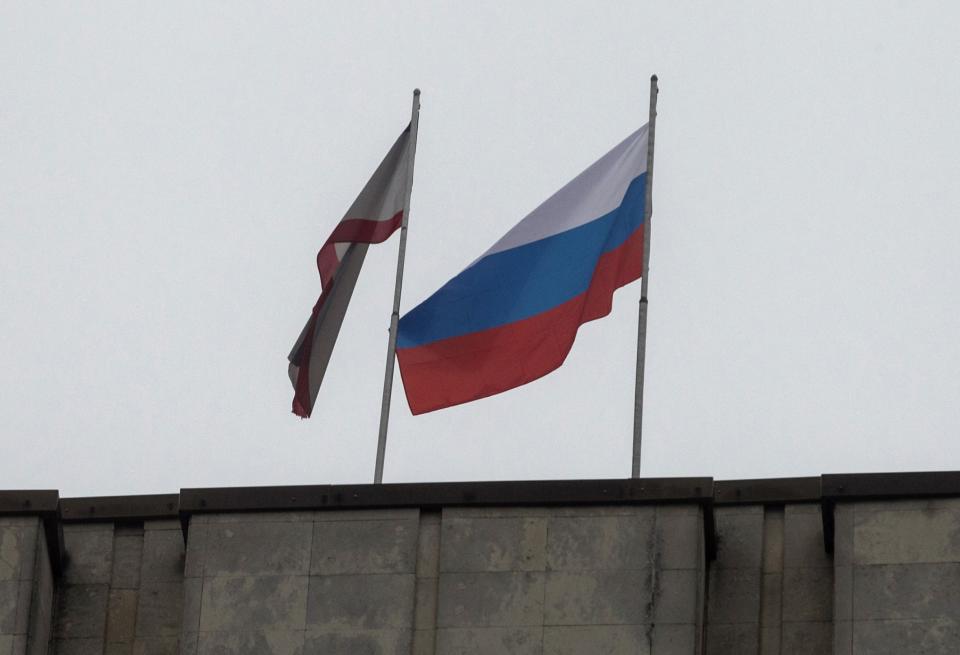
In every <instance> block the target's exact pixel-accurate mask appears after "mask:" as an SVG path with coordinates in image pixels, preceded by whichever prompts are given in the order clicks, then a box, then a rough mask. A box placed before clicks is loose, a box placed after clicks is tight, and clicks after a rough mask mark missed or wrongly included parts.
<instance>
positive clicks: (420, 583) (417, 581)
mask: <svg viewBox="0 0 960 655" xmlns="http://www.w3.org/2000/svg"><path fill="white" fill-rule="evenodd" d="M434 516H436V526H437V552H436V557H435V558H434V562H433V565H432V566H431V569H432V570H430V571H421V570H420V562H421V560H422V559H423V558H422V557H421V552H422V551H421V546H422V544H423V535H424V525H425V524H427V523H428V522H432V520H433V517H434ZM442 524H443V521H442V514H441V512H440V511H434V510H426V511H425V510H424V509H423V508H419V510H418V512H417V545H416V551H415V553H414V557H415V560H414V567H413V571H414V573H413V579H414V586H413V617H412V621H411V623H412V630H411V631H410V634H411V644H410V647H411V648H413V647H414V646H415V645H416V642H417V633H418V632H421V630H420V629H419V628H418V627H417V619H418V618H419V617H420V614H419V612H418V609H419V607H420V605H419V603H418V602H417V600H418V598H419V596H420V592H421V590H422V589H423V587H424V585H426V584H430V585H431V586H432V587H433V589H432V592H433V598H434V602H433V609H432V611H433V616H431V617H430V626H431V627H430V629H429V632H430V633H431V634H430V640H431V641H432V643H431V644H430V646H431V648H430V651H431V652H432V653H436V652H437V612H438V610H439V605H440V599H439V582H440V540H441V539H442V534H443V530H441V526H442Z"/></svg>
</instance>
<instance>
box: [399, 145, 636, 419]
mask: <svg viewBox="0 0 960 655" xmlns="http://www.w3.org/2000/svg"><path fill="white" fill-rule="evenodd" d="M646 172H647V126H643V127H641V128H640V129H639V130H637V131H636V132H634V133H633V134H631V135H630V136H629V137H627V138H626V139H625V140H624V141H623V142H622V143H620V144H619V145H618V146H617V147H615V148H614V149H613V150H611V151H610V152H608V153H607V154H606V155H604V156H603V157H602V158H601V159H600V160H599V161H597V162H596V163H594V164H593V165H591V166H590V167H589V168H587V169H586V170H585V171H583V172H582V173H581V174H580V175H578V176H577V177H576V178H574V180H573V181H572V182H570V183H569V184H567V185H566V186H565V187H563V188H562V189H560V190H559V191H557V192H556V193H555V194H554V195H553V196H551V197H550V198H549V199H548V200H547V201H546V202H544V203H543V204H542V205H540V206H539V207H537V208H536V209H535V210H533V212H531V213H530V214H529V215H528V216H527V217H526V218H524V219H523V220H522V221H520V222H519V223H518V224H517V225H516V226H515V227H514V228H513V229H512V230H510V231H509V232H507V234H506V235H505V236H504V237H503V238H502V239H500V240H499V241H498V242H497V243H495V244H494V245H493V247H492V248H490V249H489V250H487V252H485V253H484V254H483V255H482V256H481V257H480V258H479V259H477V260H476V261H475V262H473V263H472V264H470V265H469V266H468V267H467V268H466V269H465V270H464V271H463V272H461V273H460V274H459V275H457V276H456V277H454V278H453V279H452V280H450V281H449V282H447V283H446V284H445V285H443V286H442V287H441V288H440V289H439V290H438V291H437V292H436V293H434V294H433V295H432V296H430V297H429V298H427V300H425V301H424V302H423V303H421V304H420V305H418V306H417V307H415V308H414V309H413V310H411V311H410V312H408V313H407V314H406V315H405V316H403V318H401V319H400V330H399V337H398V342H397V358H398V360H399V362H400V373H401V375H402V376H403V386H404V389H405V391H406V394H407V402H408V403H409V404H410V409H411V411H412V412H413V413H414V414H422V413H424V412H430V411H433V410H436V409H442V408H444V407H450V406H452V405H458V404H460V403H465V402H469V401H471V400H477V399H479V398H485V397H487V396H492V395H494V394H497V393H500V392H503V391H507V390H508V389H513V388H514V387H518V386H520V385H522V384H526V383H527V382H531V381H533V380H536V379H537V378H540V377H542V376H544V375H546V374H547V373H549V372H550V371H553V370H554V369H556V368H557V367H559V366H560V365H561V364H562V363H563V361H564V359H566V357H567V353H569V352H570V349H571V347H572V346H573V341H574V339H575V338H576V336H577V330H578V329H579V327H580V326H581V325H582V324H583V323H586V322H587V321H592V320H594V319H598V318H601V317H603V316H606V315H607V314H609V313H610V310H611V306H612V300H613V292H614V291H615V290H616V289H617V288H619V287H621V286H623V285H625V284H627V283H629V282H632V281H634V280H636V279H638V278H639V277H640V275H641V272H642V270H643V221H644V197H645V194H646V188H645V187H646Z"/></svg>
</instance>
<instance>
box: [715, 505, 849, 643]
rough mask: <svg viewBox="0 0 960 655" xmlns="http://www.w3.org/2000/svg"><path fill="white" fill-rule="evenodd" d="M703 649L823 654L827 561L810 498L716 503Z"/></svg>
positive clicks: (829, 591) (829, 631)
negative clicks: (714, 549)
mask: <svg viewBox="0 0 960 655" xmlns="http://www.w3.org/2000/svg"><path fill="white" fill-rule="evenodd" d="M715 512H716V522H717V542H718V548H717V558H716V561H714V562H712V563H711V565H710V582H709V603H708V605H709V610H708V627H707V646H708V647H707V653H708V655H757V654H759V655H827V654H828V653H830V652H831V642H832V635H833V626H832V618H833V616H832V603H833V563H832V561H831V559H830V558H829V557H828V556H827V554H826V552H825V550H824V542H823V529H822V525H823V523H822V519H821V516H820V506H819V505H817V504H813V503H798V504H789V505H784V504H768V505H742V506H732V507H718V508H717V509H716V510H715Z"/></svg>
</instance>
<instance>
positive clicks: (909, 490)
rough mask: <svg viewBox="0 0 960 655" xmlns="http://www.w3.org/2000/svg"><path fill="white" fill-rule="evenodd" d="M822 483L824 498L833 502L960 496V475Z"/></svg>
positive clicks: (835, 478)
mask: <svg viewBox="0 0 960 655" xmlns="http://www.w3.org/2000/svg"><path fill="white" fill-rule="evenodd" d="M821 480H822V487H823V497H824V498H829V499H833V500H867V499H871V498H873V499H882V498H923V497H934V496H960V471H925V472H914V473H841V474H828V475H824V476H822V477H821Z"/></svg>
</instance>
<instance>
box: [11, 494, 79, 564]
mask: <svg viewBox="0 0 960 655" xmlns="http://www.w3.org/2000/svg"><path fill="white" fill-rule="evenodd" d="M0 516H36V517H38V518H39V519H40V521H41V522H42V523H43V534H44V536H45V537H46V541H47V554H48V555H49V557H50V568H51V569H52V570H53V574H54V575H55V576H56V577H58V578H59V577H60V575H61V574H62V573H63V553H64V545H63V526H62V525H61V523H60V492H58V491H56V490H54V489H42V490H36V491H0Z"/></svg>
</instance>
